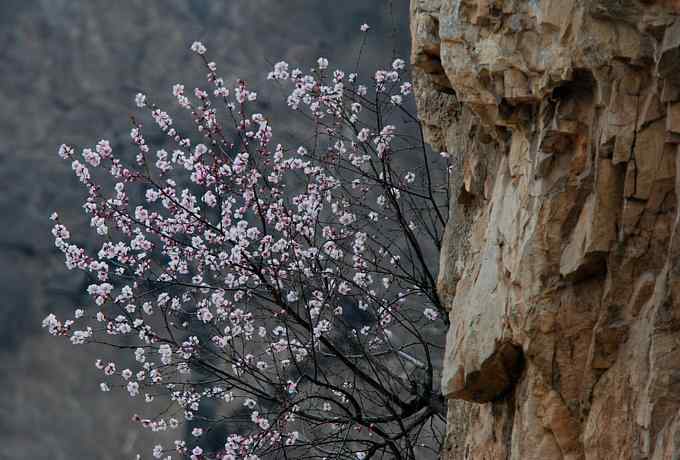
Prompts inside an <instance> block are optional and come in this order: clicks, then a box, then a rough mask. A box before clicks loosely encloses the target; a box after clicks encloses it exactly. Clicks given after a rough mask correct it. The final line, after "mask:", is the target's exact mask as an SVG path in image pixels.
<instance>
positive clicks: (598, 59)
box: [411, 0, 680, 460]
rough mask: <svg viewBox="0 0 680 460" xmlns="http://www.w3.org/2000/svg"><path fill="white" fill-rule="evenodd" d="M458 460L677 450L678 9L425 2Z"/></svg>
mask: <svg viewBox="0 0 680 460" xmlns="http://www.w3.org/2000/svg"><path fill="white" fill-rule="evenodd" d="M411 32H412V37H413V49H412V53H413V54H412V61H413V63H414V65H415V70H414V80H415V84H416V91H417V101H418V105H419V113H420V115H421V117H422V119H423V120H424V122H425V124H426V127H427V136H428V141H429V142H430V143H431V144H432V145H433V147H434V148H436V149H440V150H446V151H448V152H450V153H451V154H452V155H453V159H452V163H453V168H452V179H453V180H452V187H453V194H452V195H453V196H454V203H453V206H452V207H451V209H452V210H451V216H450V221H449V225H448V228H447V231H446V235H445V244H444V249H443V251H442V257H441V270H440V279H439V288H440V292H441V293H442V295H443V296H444V298H445V299H446V303H447V305H448V307H449V308H450V317H451V324H452V326H451V329H450V331H449V334H448V338H447V352H446V358H445V362H444V376H443V381H442V388H443V391H444V393H445V395H447V396H448V397H449V426H448V441H447V452H446V453H445V455H444V458H448V459H506V458H507V459H522V460H531V459H569V460H576V459H650V460H657V459H658V460H660V459H676V458H678V456H680V222H679V218H678V206H677V203H678V193H679V192H680V183H679V182H678V178H679V177H680V175H679V174H678V168H680V160H679V159H678V156H679V152H678V148H679V147H678V146H679V145H680V1H678V0H665V1H661V0H657V1H654V0H647V1H637V0H514V1H513V0H412V4H411Z"/></svg>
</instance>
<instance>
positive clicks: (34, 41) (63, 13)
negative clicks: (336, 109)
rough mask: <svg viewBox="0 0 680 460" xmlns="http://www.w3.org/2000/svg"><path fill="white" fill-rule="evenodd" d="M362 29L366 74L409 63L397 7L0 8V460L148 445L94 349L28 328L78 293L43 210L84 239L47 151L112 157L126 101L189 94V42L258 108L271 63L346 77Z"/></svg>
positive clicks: (70, 190) (358, 1) (275, 1)
mask: <svg viewBox="0 0 680 460" xmlns="http://www.w3.org/2000/svg"><path fill="white" fill-rule="evenodd" d="M364 22H366V23H368V24H370V25H371V26H372V30H371V33H370V39H369V46H368V48H367V49H366V51H365V53H364V57H363V62H364V63H367V64H370V66H371V67H374V66H378V65H380V64H381V63H384V64H386V63H389V62H390V61H391V59H392V57H393V55H394V54H397V55H399V56H401V57H404V56H407V55H408V2H407V1H406V0H394V1H377V0H376V1H370V2H369V1H366V0H345V1H343V2H326V1H315V0H285V1H279V0H248V1H245V0H243V1H240V0H239V1H208V0H121V1H118V0H117V1H115V2H110V1H104V0H88V1H74V0H3V1H2V2H0V75H2V77H1V78H0V107H1V109H0V216H2V225H1V226H0V286H1V287H2V295H0V302H2V304H1V305H0V388H2V391H1V392H0V458H2V459H7V460H12V459H17V460H18V459H28V458H30V459H34V460H39V459H51V460H60V459H121V458H133V454H134V453H135V452H137V451H138V450H139V449H145V448H147V447H148V446H149V443H150V442H151V440H157V438H151V439H150V438H148V437H145V436H144V435H143V434H140V433H139V431H138V430H137V428H136V427H133V426H132V424H131V423H130V421H129V419H130V415H131V414H132V413H133V412H134V407H132V405H130V404H129V402H128V401H127V398H126V397H125V396H124V395H122V394H121V395H116V394H113V393H109V394H102V393H100V392H99V390H98V387H97V384H98V380H97V374H96V373H95V369H94V366H93V363H92V359H93V354H92V350H83V349H79V348H75V347H72V346H69V345H67V344H65V343H63V342H61V341H58V340H54V339H51V338H49V337H47V336H46V335H45V334H44V333H43V332H42V331H41V330H40V321H41V320H42V318H43V317H44V316H45V315H46V314H47V313H48V312H50V311H55V312H64V313H65V312H71V311H72V309H73V306H74V305H76V304H78V302H79V301H80V300H81V299H80V297H79V292H80V291H81V290H82V288H83V287H84V286H85V280H84V279H83V278H82V277H79V276H78V275H77V274H76V273H75V272H68V271H67V270H66V269H65V268H64V267H63V265H62V262H61V257H59V255H58V254H57V253H56V252H55V251H54V249H53V243H52V238H51V235H50V227H51V226H50V222H49V221H48V216H49V214H50V212H51V211H52V210H55V209H57V210H61V215H62V217H63V219H64V220H65V221H68V222H72V223H77V222H80V227H79V228H80V231H77V232H76V233H78V235H79V236H81V237H82V238H83V242H87V240H86V238H87V235H89V231H88V229H87V225H86V224H85V223H84V222H83V221H82V218H81V217H80V216H79V215H78V214H79V213H78V209H77V206H78V204H79V203H80V202H81V201H80V199H81V190H80V187H79V185H78V183H77V180H76V179H75V178H74V177H73V176H72V174H71V171H70V169H69V167H68V165H66V164H64V163H62V162H60V161H58V158H57V157H56V155H55V152H56V147H57V146H58V145H59V144H60V143H62V142H67V143H72V144H74V145H80V146H86V145H92V144H93V143H95V142H96V141H97V140H98V139H100V138H107V139H110V140H111V142H112V145H114V147H115V148H125V147H126V146H127V145H128V139H127V135H128V131H129V124H128V118H127V116H128V113H129V112H130V111H131V110H133V103H132V97H133V95H134V94H135V93H136V92H137V91H140V90H143V91H145V92H147V93H149V94H150V95H154V99H155V100H156V101H159V102H160V103H161V104H163V103H164V102H166V101H169V100H170V97H169V96H170V88H171V85H172V84H174V83H177V82H183V83H185V84H187V85H191V84H192V83H195V82H201V77H202V75H203V70H202V69H201V68H200V67H199V66H198V65H197V63H196V60H195V59H192V57H193V56H192V55H191V53H190V52H189V51H188V45H189V44H190V43H191V42H192V41H193V40H196V39H200V40H202V41H204V42H205V43H206V45H207V46H208V48H209V49H210V52H211V53H212V55H211V57H212V58H213V60H215V61H216V62H217V63H218V65H219V66H220V68H221V69H222V71H223V73H224V74H225V77H226V78H227V80H228V79H234V78H236V77H237V76H238V77H242V78H246V79H248V80H249V81H250V82H251V83H252V84H254V85H255V86H257V87H258V89H259V93H260V95H261V97H260V99H261V100H266V99H268V98H269V97H270V95H269V94H268V90H267V84H266V83H265V81H264V78H263V77H264V76H265V75H266V72H267V71H268V70H269V68H270V65H271V64H272V63H274V62H276V61H278V60H280V59H286V60H288V61H290V62H295V63H298V64H300V65H302V66H307V67H309V66H311V65H312V64H313V63H314V62H315V60H316V58H317V57H318V56H322V55H323V56H326V57H328V58H329V59H330V60H331V62H332V63H335V62H337V63H339V64H341V65H343V66H348V67H350V66H353V65H354V62H355V58H356V55H357V51H358V48H359V39H360V34H359V30H358V29H359V26H360V25H361V24H362V23H364ZM280 96H281V95H280V94H278V93H273V94H271V97H272V98H273V97H277V98H279V99H280ZM263 108H264V109H270V108H269V107H263ZM274 110H275V109H274ZM272 118H273V119H275V118H276V111H275V112H274V114H273V116H272ZM278 129H279V130H285V129H290V130H294V129H295V126H292V125H285V124H279V125H278ZM147 452H148V451H147Z"/></svg>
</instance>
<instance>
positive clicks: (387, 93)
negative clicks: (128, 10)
mask: <svg viewBox="0 0 680 460" xmlns="http://www.w3.org/2000/svg"><path fill="white" fill-rule="evenodd" d="M361 30H362V31H363V32H366V31H368V30H369V27H368V26H367V25H363V26H362V27H361ZM191 50H192V51H194V52H195V53H196V54H197V55H198V56H199V58H200V59H201V61H202V62H203V64H204V65H205V68H206V70H207V87H205V88H195V89H194V90H193V91H187V90H186V89H185V87H184V85H182V84H176V85H174V86H173V88H172V94H173V96H174V97H175V98H176V101H177V104H178V106H179V107H180V108H181V109H183V110H186V111H187V113H188V115H189V118H190V120H191V123H192V124H193V126H194V128H195V131H196V133H197V135H194V136H190V135H189V134H188V133H187V132H185V129H184V128H182V126H183V124H182V123H180V122H175V120H173V118H172V117H171V115H170V114H169V113H168V112H166V111H164V110H162V109H161V108H159V107H157V106H156V105H154V104H153V103H152V102H151V101H150V100H149V98H148V97H147V96H146V95H144V94H141V93H140V94H138V95H137V96H136V97H135V103H136V105H137V106H138V107H139V108H141V109H143V110H145V111H146V113H147V114H148V118H149V119H150V120H151V122H152V124H154V125H155V126H156V129H158V130H160V131H161V132H162V133H164V135H165V136H166V138H167V143H166V144H167V145H165V146H163V147H162V148H158V149H155V148H153V147H152V146H151V145H150V144H149V143H148V142H147V131H148V129H147V127H146V126H145V125H143V124H142V123H141V122H139V121H137V119H135V120H134V121H133V126H132V128H131V131H130V143H131V145H132V148H133V150H134V155H133V156H132V158H130V159H127V158H126V156H125V155H119V154H117V153H114V152H113V149H112V148H111V145H110V143H109V142H108V141H106V140H102V141H100V142H99V143H97V144H96V146H95V147H94V148H84V149H82V151H81V157H82V159H78V158H77V155H76V149H75V148H74V147H71V146H66V145H63V146H61V147H60V148H59V156H60V157H61V158H63V159H65V160H68V161H71V162H72V169H73V171H74V173H75V175H76V177H77V178H78V180H79V181H80V182H81V183H82V184H83V186H84V188H85V191H86V199H85V202H84V204H83V209H84V212H85V213H87V215H88V216H89V218H90V222H91V225H92V227H93V228H94V229H95V232H96V233H97V234H98V235H99V236H100V237H101V238H102V239H103V241H102V244H101V247H100V249H99V251H97V252H96V254H90V253H88V252H87V251H86V250H85V249H84V248H81V247H79V246H78V245H76V244H74V243H73V242H72V240H71V234H70V231H69V230H68V228H67V227H66V226H65V225H64V224H63V223H62V222H61V221H60V219H59V216H58V215H57V214H54V215H53V216H52V218H53V220H54V221H55V225H54V228H53V231H52V233H53V235H54V238H55V245H56V247H57V248H58V249H59V250H60V251H61V252H62V253H63V254H64V257H65V261H66V266H67V267H68V268H69V269H79V270H83V271H86V272H89V273H90V274H91V275H92V280H93V281H92V283H91V284H90V285H89V287H88V288H87V294H88V295H89V297H90V298H91V300H92V305H91V306H89V307H82V306H79V307H78V309H77V310H76V312H75V313H74V318H73V319H67V320H59V319H58V318H56V317H55V316H54V315H49V316H48V317H46V318H45V320H44V321H43V327H45V328H46V329H47V330H48V331H49V332H50V333H51V334H53V335H60V336H67V337H69V338H70V340H71V341H72V342H73V343H74V344H82V343H89V342H93V343H97V342H105V343H112V342H115V340H117V339H119V340H124V341H125V343H126V344H128V345H127V346H126V347H125V349H129V350H131V351H132V352H131V354H130V356H129V357H128V360H129V362H130V364H125V365H124V364H123V362H125V359H126V358H124V357H121V362H120V363H118V364H116V363H114V362H110V363H108V364H105V363H103V362H98V363H97V367H98V368H99V369H101V371H102V377H103V379H104V380H105V381H103V382H102V383H101V389H102V390H103V391H109V390H110V389H111V388H112V387H116V386H117V387H120V388H122V389H124V391H127V393H128V394H129V396H130V397H132V398H139V399H140V400H141V401H142V402H143V403H152V402H153V401H154V400H155V399H156V398H158V397H161V396H162V397H164V398H166V399H168V400H170V401H172V403H173V407H174V408H175V410H174V412H172V413H164V414H163V415H162V416H155V417H149V418H142V417H141V416H136V417H135V420H136V421H137V422H139V423H140V424H141V425H142V426H143V427H145V428H149V429H152V430H154V431H160V430H167V429H174V428H177V427H178V426H179V425H181V423H182V421H183V422H184V423H191V424H194V428H193V429H192V431H191V434H192V436H191V437H190V439H186V440H182V439H178V440H177V441H176V442H175V445H174V448H172V449H166V448H164V447H163V446H160V445H158V446H156V447H155V448H154V450H153V457H154V458H171V457H172V456H173V455H177V456H180V457H186V458H191V459H206V458H220V459H223V460H224V459H237V458H239V459H241V458H243V459H251V460H254V459H258V458H261V457H262V456H266V455H267V454H269V453H272V452H277V451H282V450H284V451H286V450H290V451H291V452H294V450H295V449H318V452H319V455H322V452H324V449H325V447H324V446H325V445H326V444H328V443H337V444H338V445H341V447H340V450H339V451H338V452H341V453H342V455H343V458H344V456H345V454H347V453H349V454H351V455H352V456H355V457H356V458H363V457H364V456H366V455H367V453H368V452H374V453H375V452H379V451H382V452H387V453H389V452H391V451H394V450H395V449H397V450H398V449H404V448H411V449H412V448H413V447H412V445H416V444H417V445H420V444H422V442H420V441H418V439H419V436H423V435H422V433H421V431H422V430H421V429H414V428H413V427H414V426H416V425H413V424H412V423H411V422H409V423H406V424H405V423H404V421H408V420H411V419H412V421H413V423H416V422H417V426H419V427H420V426H426V425H429V426H433V425H432V424H433V422H432V420H433V419H437V417H439V419H441V417H442V412H441V411H437V410H434V409H433V408H434V407H437V404H438V402H439V401H440V396H439V391H438V390H437V380H438V379H437V377H436V366H437V364H436V363H435V362H434V358H433V356H432V355H433V353H432V350H433V349H434V348H436V347H439V346H441V343H439V342H440V341H441V338H435V339H433V338H432V336H431V335H428V334H425V333H423V331H424V330H425V329H427V328H434V329H433V330H437V331H439V335H440V337H442V336H443V334H442V331H443V330H444V328H445V327H446V324H445V321H446V314H445V312H444V311H443V308H442V305H441V303H440V301H439V298H438V296H437V292H436V288H435V282H434V280H435V278H436V273H435V271H434V269H433V268H432V267H434V266H436V264H434V263H433V260H434V257H435V256H436V248H437V247H438V244H439V240H440V239H441V234H442V229H443V226H444V224H445V219H444V217H443V216H446V215H447V213H446V210H445V209H443V208H444V207H445V206H446V203H447V196H446V191H447V190H448V189H447V184H446V179H447V177H446V174H445V172H446V166H445V165H444V166H441V165H440V166H437V165H436V162H438V161H439V162H440V163H441V162H442V160H441V159H438V158H437V157H436V156H431V155H430V154H429V153H428V152H426V149H425V145H424V142H423V140H422V134H421V131H420V130H419V125H418V122H417V119H416V118H415V117H414V116H412V115H411V114H410V113H409V112H408V111H407V110H406V108H405V107H404V105H405V104H404V98H406V97H408V96H409V95H410V94H411V84H410V83H409V82H407V81H405V80H404V77H405V75H406V74H405V72H406V70H405V68H406V64H405V62H404V61H403V60H401V59H396V60H395V61H394V62H393V63H392V64H391V66H390V67H389V69H387V70H379V71H377V72H376V73H375V74H374V75H373V77H372V78H371V79H370V81H369V82H368V83H365V84H360V83H359V81H360V79H359V76H358V75H357V74H356V73H345V72H344V71H342V70H339V69H333V68H332V66H331V64H330V63H329V61H328V59H326V58H319V59H318V61H317V67H316V68H315V69H312V71H311V72H309V73H305V72H303V71H302V70H300V69H297V68H295V69H291V68H290V66H289V64H288V63H286V62H279V63H277V64H275V65H274V68H273V70H272V71H271V72H270V73H269V75H268V77H269V79H270V80H273V81H274V82H275V83H276V84H279V85H282V86H284V87H286V86H287V87H288V88H290V89H289V95H288V97H287V99H286V102H287V106H288V107H289V109H290V110H291V111H292V112H291V113H292V114H293V115H296V114H297V115H298V116H300V117H302V118H303V119H304V120H307V121H308V123H309V129H310V134H312V136H311V137H312V138H313V139H314V141H313V142H312V143H310V144H309V145H300V146H295V147H293V148H289V147H287V146H285V145H282V144H280V143H276V142H274V131H273V128H272V125H271V122H270V119H269V118H268V117H267V116H265V115H264V114H261V113H259V112H258V111H257V110H256V109H254V107H256V101H257V93H255V92H254V91H253V90H252V89H251V88H250V87H249V86H248V84H247V82H245V81H243V80H238V81H236V82H235V84H234V85H233V86H231V87H227V84H226V83H225V81H224V79H223V78H221V77H219V76H218V74H217V65H216V64H215V63H214V62H209V61H208V60H207V59H206V57H205V55H206V52H207V50H206V47H205V46H204V45H203V44H202V43H200V42H195V43H193V44H192V45H191ZM400 120H407V123H404V122H400ZM414 127H415V129H414ZM414 153H418V154H422V158H421V160H422V163H421V164H419V165H414V155H413V154H414ZM433 171H444V174H443V175H440V177H439V178H437V177H436V175H435V174H434V173H433ZM104 176H108V178H109V179H107V180H108V181H111V180H112V181H113V187H112V189H111V191H110V193H106V187H104V186H102V185H101V184H102V183H104V182H103V179H100V177H104ZM140 197H141V200H140V199H139V198H140ZM434 335H435V336H436V335H437V334H434ZM130 343H133V344H134V345H133V346H130V345H129V344H130ZM433 347H434V348H433ZM433 401H437V403H433ZM208 402H212V403H216V402H219V404H221V405H224V411H225V412H227V413H232V414H238V413H239V411H240V410H243V409H245V410H247V411H248V412H249V417H248V420H249V421H250V423H251V425H250V428H248V429H243V428H239V429H238V430H237V431H234V432H229V426H226V427H224V426H223V427H222V428H221V429H222V430H225V434H224V446H223V448H222V449H220V450H219V451H210V450H208V447H207V446H205V445H202V444H201V439H202V436H203V433H204V432H205V431H206V430H208V429H217V428H216V427H215V426H212V425H210V424H209V423H208V420H207V419H206V418H205V417H203V416H202V408H203V407H204V406H205V405H206V404H208ZM439 419H437V420H439ZM439 422H440V423H441V420H439ZM215 423H217V422H215ZM405 427H408V429H407V428H405ZM435 432H436V430H434V431H433V433H435ZM432 436H433V437H434V438H436V435H434V434H433V435H432ZM416 441H418V442H416ZM432 442H434V441H432ZM432 445H434V444H432ZM409 446H411V447H409Z"/></svg>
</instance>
